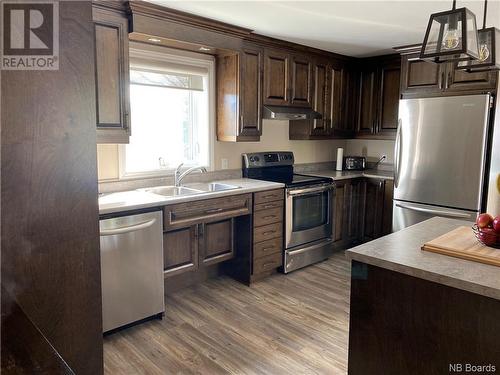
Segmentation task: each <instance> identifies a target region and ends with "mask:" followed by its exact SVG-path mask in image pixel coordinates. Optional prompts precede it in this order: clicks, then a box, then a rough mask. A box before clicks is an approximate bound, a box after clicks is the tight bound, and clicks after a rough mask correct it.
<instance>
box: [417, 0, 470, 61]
mask: <svg viewBox="0 0 500 375" xmlns="http://www.w3.org/2000/svg"><path fill="white" fill-rule="evenodd" d="M420 58H421V59H422V60H427V61H432V62H435V63H444V62H448V61H466V60H472V59H477V58H479V49H478V38H477V26H476V16H475V15H474V13H472V12H471V11H470V10H469V9H467V8H459V9H456V0H453V8H452V9H451V10H448V11H446V12H439V13H433V14H431V16H430V18H429V24H428V25H427V31H426V33H425V37H424V42H423V44H422V50H421V51H420Z"/></svg>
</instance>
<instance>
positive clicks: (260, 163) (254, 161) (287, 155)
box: [242, 151, 294, 168]
mask: <svg viewBox="0 0 500 375" xmlns="http://www.w3.org/2000/svg"><path fill="white" fill-rule="evenodd" d="M242 157H243V168H262V167H276V166H283V165H293V162H294V158H293V152H291V151H273V152H253V153H248V154H243V155H242Z"/></svg>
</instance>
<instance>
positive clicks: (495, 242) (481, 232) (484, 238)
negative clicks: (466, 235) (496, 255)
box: [472, 224, 500, 249]
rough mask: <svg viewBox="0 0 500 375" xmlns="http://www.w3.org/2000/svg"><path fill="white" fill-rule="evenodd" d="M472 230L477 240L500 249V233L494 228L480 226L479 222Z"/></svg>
mask: <svg viewBox="0 0 500 375" xmlns="http://www.w3.org/2000/svg"><path fill="white" fill-rule="evenodd" d="M472 231H473V232H474V235H475V236H476V238H477V240H478V241H479V242H481V243H482V244H483V245H486V246H489V247H494V248H496V249H500V234H499V233H497V232H495V231H494V230H493V229H492V228H479V227H478V226H477V224H474V225H473V226H472Z"/></svg>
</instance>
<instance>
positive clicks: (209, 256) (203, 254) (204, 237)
mask: <svg viewBox="0 0 500 375" xmlns="http://www.w3.org/2000/svg"><path fill="white" fill-rule="evenodd" d="M233 228H234V219H226V220H222V221H217V222H212V223H205V224H200V232H199V238H200V244H199V246H200V260H201V262H203V263H204V264H205V265H209V264H215V263H219V262H223V261H225V260H228V259H231V258H232V257H233V256H234V233H233Z"/></svg>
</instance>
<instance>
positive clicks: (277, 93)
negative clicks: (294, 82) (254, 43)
mask: <svg viewBox="0 0 500 375" xmlns="http://www.w3.org/2000/svg"><path fill="white" fill-rule="evenodd" d="M289 69H290V55H289V54H287V53H285V52H280V51H273V50H265V52H264V104H269V105H288V104H289V103H290V101H289V100H290V99H289V95H290V77H289V75H290V72H289Z"/></svg>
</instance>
